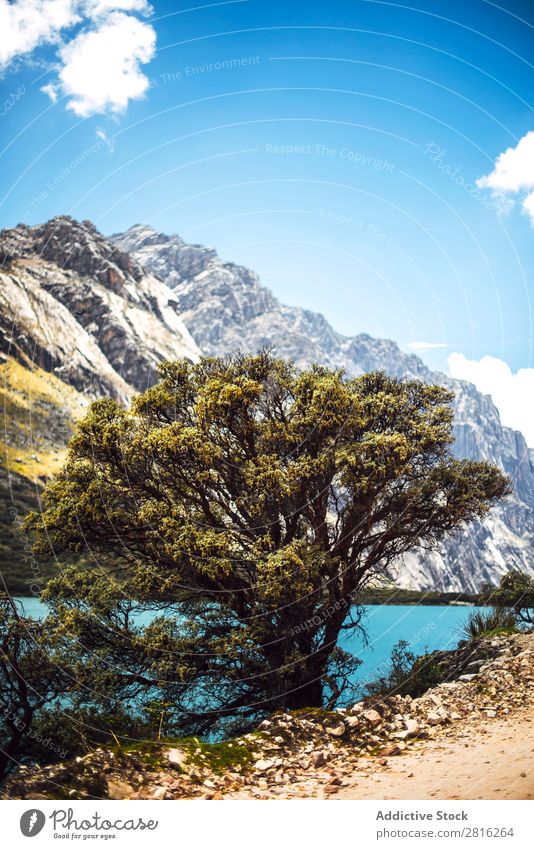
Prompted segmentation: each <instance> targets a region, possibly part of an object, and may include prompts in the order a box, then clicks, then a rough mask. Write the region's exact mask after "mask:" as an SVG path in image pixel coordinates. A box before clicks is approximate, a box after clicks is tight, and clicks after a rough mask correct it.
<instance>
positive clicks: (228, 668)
mask: <svg viewBox="0 0 534 849" xmlns="http://www.w3.org/2000/svg"><path fill="white" fill-rule="evenodd" d="M160 378H161V379H160V381H159V383H157V384H156V385H155V386H153V387H152V388H150V389H148V390H147V391H146V392H144V393H143V394H141V395H139V396H138V397H136V398H135V399H134V401H133V402H132V404H131V406H130V408H129V409H124V408H121V407H120V406H119V405H118V404H117V403H115V402H114V401H112V400H109V399H108V400H101V401H97V402H96V403H94V404H93V405H92V407H91V409H90V411H89V412H88V414H87V416H86V417H85V418H84V419H83V420H82V421H81V422H80V423H79V424H78V426H77V429H76V432H75V434H74V436H73V438H72V440H71V442H70V445H69V450H68V455H67V460H66V463H65V465H64V467H63V469H62V471H61V472H60V474H59V475H58V476H57V477H56V479H55V480H54V481H53V482H52V483H50V484H49V485H48V486H47V488H46V490H45V493H44V498H43V509H42V512H41V513H40V514H33V515H32V517H31V519H30V525H31V526H32V527H33V528H34V530H35V531H36V537H37V545H38V548H39V550H40V551H41V552H43V553H46V554H47V555H50V554H59V553H62V552H65V551H66V550H67V551H68V550H70V551H75V552H84V553H86V554H87V555H89V557H90V558H91V560H92V564H93V565H92V566H91V567H90V568H87V569H84V570H80V569H71V570H67V571H66V572H65V573H64V574H63V575H62V576H61V577H59V578H57V579H55V580H53V581H52V582H51V583H50V584H49V587H48V589H47V592H46V598H47V600H48V601H49V603H50V604H51V605H52V606H53V609H54V611H55V614H54V615H55V616H56V618H57V623H58V633H60V634H61V635H62V636H61V639H64V638H65V639H66V637H65V635H68V638H69V639H70V640H72V639H75V640H77V643H78V647H79V648H78V652H77V657H78V669H77V672H76V674H77V676H78V680H79V682H80V683H79V687H80V692H82V691H83V690H84V689H87V691H91V692H92V693H93V696H94V693H95V692H96V691H98V692H100V693H102V694H103V695H102V698H104V697H106V698H107V697H112V694H113V695H114V697H117V696H118V695H119V694H120V698H122V700H123V702H124V700H125V699H132V700H137V704H139V703H140V701H142V700H143V699H145V700H146V703H147V704H148V703H151V702H153V703H157V704H160V703H161V704H163V703H164V704H165V705H168V706H170V707H168V711H169V715H170V714H172V715H173V716H174V717H175V719H176V722H179V723H180V724H181V727H182V728H183V729H186V730H188V731H195V732H199V733H200V732H202V731H206V730H209V729H210V728H212V727H213V726H214V725H215V724H216V723H218V722H220V721H227V720H234V721H235V720H237V721H239V722H241V723H246V721H247V720H252V718H257V717H258V715H261V714H262V713H266V712H270V711H272V710H274V709H276V708H297V707H303V706H306V707H310V706H319V705H321V704H325V703H327V702H328V703H329V704H333V703H334V702H335V701H336V699H340V698H343V697H346V695H347V692H346V688H347V686H348V685H349V682H350V679H351V673H352V671H353V669H354V667H355V664H356V663H357V660H356V659H355V658H353V657H352V656H351V655H349V654H347V652H344V651H342V650H341V649H340V648H339V647H338V645H337V643H338V638H339V636H340V633H341V631H342V629H348V628H353V627H355V626H357V624H358V615H357V607H356V605H357V603H358V597H359V593H360V592H361V590H362V588H363V587H365V586H366V585H367V584H368V583H369V582H370V581H372V580H373V579H374V578H376V577H377V576H381V575H384V574H389V575H391V574H392V570H393V571H394V570H395V568H396V564H398V563H399V558H401V557H402V555H403V554H404V553H405V552H407V551H409V550H411V549H413V548H415V547H417V546H427V547H433V546H436V545H437V544H438V543H439V541H440V540H441V539H442V538H443V537H444V536H445V535H446V534H449V533H451V532H453V531H454V530H455V529H456V528H458V527H459V526H461V525H463V524H464V523H466V522H468V521H469V520H471V519H473V518H474V517H480V516H483V515H484V514H485V513H486V511H487V510H488V508H489V507H490V506H491V504H492V503H493V502H495V501H496V500H497V499H500V498H502V497H503V496H504V495H506V494H507V493H508V491H509V483H508V480H507V478H506V477H505V476H504V475H503V474H502V473H501V472H500V471H499V470H498V469H497V468H496V467H494V466H492V465H490V464H488V463H484V462H475V461H471V460H458V459H455V458H454V456H453V455H452V453H451V445H452V442H453V436H452V418H453V412H452V407H451V401H452V395H451V393H450V392H448V391H447V390H446V389H444V388H442V387H440V386H431V385H425V384H423V383H420V382H418V381H413V380H396V379H393V378H391V377H387V376H386V375H384V374H382V373H371V374H365V375H362V376H361V377H356V378H348V377H347V376H345V375H344V374H343V373H342V372H340V371H332V370H330V369H327V368H322V367H319V366H313V367H311V368H309V369H307V370H305V371H298V370H297V369H295V368H294V367H293V366H292V365H291V364H288V363H286V362H284V361H282V360H279V359H276V358H275V357H273V356H272V355H271V354H269V353H268V352H262V353H260V354H258V355H256V356H242V355H237V356H234V357H232V358H228V359H218V358H204V359H202V360H201V361H200V362H199V363H197V364H191V363H188V362H184V361H181V362H172V363H165V364H163V365H162V366H161V367H160ZM147 609H148V610H150V611H152V612H153V614H156V613H157V614H159V615H157V616H155V618H153V619H152V621H151V622H150V623H149V624H146V625H145V626H141V624H140V622H141V619H142V615H141V613H140V611H141V610H145V611H146V610H147ZM66 621H68V625H67V626H65V622H66ZM71 654H72V653H71Z"/></svg>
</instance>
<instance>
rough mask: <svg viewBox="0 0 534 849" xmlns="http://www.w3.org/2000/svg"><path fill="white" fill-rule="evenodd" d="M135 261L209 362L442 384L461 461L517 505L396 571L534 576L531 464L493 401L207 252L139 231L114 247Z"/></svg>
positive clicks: (428, 581)
mask: <svg viewBox="0 0 534 849" xmlns="http://www.w3.org/2000/svg"><path fill="white" fill-rule="evenodd" d="M111 241H112V242H113V244H114V245H115V246H116V247H117V248H118V249H119V250H120V251H121V252H123V254H128V255H129V256H130V257H132V258H133V260H132V261H135V262H137V263H139V264H140V265H141V266H143V267H144V268H146V269H148V270H149V271H151V272H152V273H153V274H154V275H157V276H158V277H160V278H161V279H162V280H164V281H165V282H166V283H167V284H168V286H169V287H171V288H172V291H173V293H174V295H175V297H176V302H177V309H178V312H179V313H180V316H181V319H182V321H183V322H184V324H185V326H186V327H187V329H188V330H189V332H190V333H191V335H192V337H193V339H194V340H195V342H196V343H197V345H198V346H199V348H200V349H201V350H202V351H203V352H204V353H207V354H225V353H230V352H232V351H235V350H238V349H239V350H247V351H257V350H258V349H259V348H261V347H262V346H265V345H270V346H271V347H272V348H273V349H274V351H275V353H277V354H279V355H280V356H284V357H288V358H291V359H293V360H294V361H295V362H296V363H297V364H298V365H301V366H305V365H307V364H309V363H310V362H312V361H316V362H320V363H323V364H325V365H329V366H334V367H343V368H345V369H346V371H347V372H348V373H349V374H361V373H362V372H365V371H371V370H376V369H381V370H384V371H386V372H388V373H389V374H391V375H395V376H398V377H415V378H418V379H420V380H424V381H428V382H438V383H441V384H444V385H446V386H447V387H449V388H450V389H452V390H453V391H454V392H455V397H456V421H455V436H456V445H455V451H456V453H457V454H458V455H459V456H461V457H469V458H473V459H486V460H490V461H492V462H495V463H497V464H498V465H499V466H501V468H503V469H504V470H505V471H506V472H507V473H508V474H509V475H510V476H511V477H512V480H513V484H514V495H513V497H512V498H510V499H508V500H507V501H506V502H505V503H503V504H502V505H501V506H498V507H496V508H494V509H493V510H492V511H491V513H490V514H489V516H488V517H487V518H486V520H485V521H484V522H475V523H473V524H472V525H470V527H469V528H468V529H466V530H464V531H462V532H460V533H459V534H457V535H456V536H455V537H454V538H453V539H451V540H450V541H449V542H447V544H446V545H445V546H444V547H443V549H442V551H440V552H430V553H429V552H414V553H413V554H410V555H408V556H406V557H405V558H404V561H403V563H400V564H399V566H398V579H399V583H401V584H402V585H404V586H411V587H421V588H438V589H442V590H466V591H469V590H476V589H477V588H478V587H479V586H480V584H481V583H482V582H484V581H488V580H493V581H496V580H497V579H498V577H499V576H500V575H501V574H502V573H504V572H505V571H507V570H508V569H510V568H512V567H517V568H520V569H523V570H525V571H527V572H529V573H531V574H534V549H533V541H534V462H533V461H532V454H531V452H529V449H528V448H527V446H526V443H525V440H524V438H523V436H522V434H521V433H519V432H517V431H514V430H511V429H510V428H507V427H503V426H502V424H501V421H500V417H499V413H498V411H497V408H496V407H495V405H494V404H493V402H492V400H491V398H490V397H489V396H487V395H482V394H481V393H480V392H478V391H477V389H476V388H475V387H474V386H473V385H472V384H470V383H467V382H464V381H458V380H453V379H451V378H449V377H447V376H446V375H443V374H439V373H436V372H432V371H430V370H429V369H428V368H427V367H426V366H425V365H424V363H423V362H422V360H420V359H419V357H417V356H415V355H407V354H404V353H403V352H402V351H401V350H400V349H399V347H398V346H397V345H396V344H395V343H394V342H391V341H389V340H385V339H373V338H371V337H370V336H367V335H365V334H359V335H357V336H354V337H345V336H342V335H341V334H339V333H336V332H335V331H334V330H333V328H332V327H331V326H330V325H329V323H328V322H327V321H326V319H325V318H324V317H323V316H322V315H320V314H318V313H314V312H311V311H309V310H304V309H300V308H297V307H288V306H285V305H283V304H281V303H280V302H279V301H278V300H277V299H276V298H275V297H274V295H273V294H272V293H271V292H270V291H269V290H268V289H267V288H265V287H264V286H262V285H261V283H260V281H259V279H258V277H257V276H256V275H255V274H254V273H253V272H252V271H250V270H248V269H247V268H243V267H241V266H238V265H234V264H232V263H227V262H223V261H222V260H221V259H220V258H219V257H218V256H217V254H216V253H215V251H214V250H213V249H211V248H206V247H203V246H200V245H190V244H187V243H185V242H184V241H183V240H182V239H181V238H180V237H179V236H176V235H172V236H167V235H163V234H161V233H158V232H157V231H155V230H154V229H152V228H151V227H147V226H143V225H136V226H134V227H131V228H130V229H129V230H127V231H126V232H125V233H122V234H117V235H115V236H112V237H111Z"/></svg>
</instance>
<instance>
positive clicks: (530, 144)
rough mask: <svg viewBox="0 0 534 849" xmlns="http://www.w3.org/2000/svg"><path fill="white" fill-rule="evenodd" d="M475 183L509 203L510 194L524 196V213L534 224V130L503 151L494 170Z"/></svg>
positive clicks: (522, 202) (533, 224)
mask: <svg viewBox="0 0 534 849" xmlns="http://www.w3.org/2000/svg"><path fill="white" fill-rule="evenodd" d="M476 183H477V186H478V187H479V188H480V189H491V191H492V193H493V195H494V196H495V197H496V198H500V199H503V200H504V201H508V202H509V203H510V204H511V201H512V197H511V196H515V197H519V198H521V207H522V209H523V212H524V213H525V214H526V215H528V217H529V218H530V222H531V224H532V226H533V227H534V191H533V190H534V131H532V130H531V131H530V132H528V133H527V134H526V135H524V136H523V138H522V139H520V140H519V142H518V143H517V145H516V146H515V147H509V148H508V149H507V150H505V151H504V153H501V154H500V156H498V157H497V159H496V160H495V168H494V169H493V171H492V172H491V173H490V174H487V175H486V176H485V177H480V179H478V180H477V181H476Z"/></svg>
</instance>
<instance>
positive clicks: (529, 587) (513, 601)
mask: <svg viewBox="0 0 534 849" xmlns="http://www.w3.org/2000/svg"><path fill="white" fill-rule="evenodd" d="M479 603H480V604H490V605H492V607H497V608H499V609H502V610H510V611H513V613H514V614H515V616H516V618H517V620H518V621H520V622H524V623H525V624H527V625H534V578H531V577H529V576H528V575H525V574H524V573H523V572H520V571H519V569H513V570H511V571H510V572H507V573H506V574H505V575H503V576H502V578H501V580H500V583H499V586H497V587H494V586H492V585H491V584H489V585H486V586H485V587H483V588H482V590H481V592H480V596H479Z"/></svg>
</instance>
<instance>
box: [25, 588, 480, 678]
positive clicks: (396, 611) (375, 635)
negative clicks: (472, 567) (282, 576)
mask: <svg viewBox="0 0 534 849" xmlns="http://www.w3.org/2000/svg"><path fill="white" fill-rule="evenodd" d="M20 601H21V602H22V604H23V606H24V610H25V612H26V615H28V616H32V617H34V618H41V617H42V616H44V615H45V613H46V607H45V606H44V605H43V604H42V603H41V602H40V601H39V599H37V598H23V599H20ZM472 610H473V608H472V607H468V606H466V607H464V606H458V607H457V606H445V605H444V606H438V605H435V606H434V605H366V606H365V607H364V616H363V619H362V625H363V627H364V628H365V630H366V632H367V639H368V645H364V642H363V640H362V637H361V635H359V634H358V633H356V634H355V635H353V636H351V637H347V636H343V637H342V639H341V642H340V645H341V647H342V648H344V649H346V650H347V651H350V652H352V653H353V654H355V655H356V656H357V657H359V658H360V660H361V661H362V663H361V666H359V667H358V669H357V671H356V674H355V679H356V681H358V682H359V683H361V685H362V687H363V685H364V684H365V683H366V682H367V681H372V680H374V679H375V678H376V677H377V676H379V675H383V674H384V673H385V672H386V671H387V669H388V667H389V660H390V654H391V649H392V648H393V646H394V645H395V643H397V642H398V641H399V640H406V641H407V642H408V643H409V650H410V651H411V652H413V654H415V655H421V654H425V653H426V652H427V651H434V650H435V649H452V648H455V647H456V646H457V645H458V642H459V641H460V640H461V639H462V634H461V631H462V627H463V625H464V624H465V622H466V620H467V618H468V616H469V614H470V613H471V612H472Z"/></svg>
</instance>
